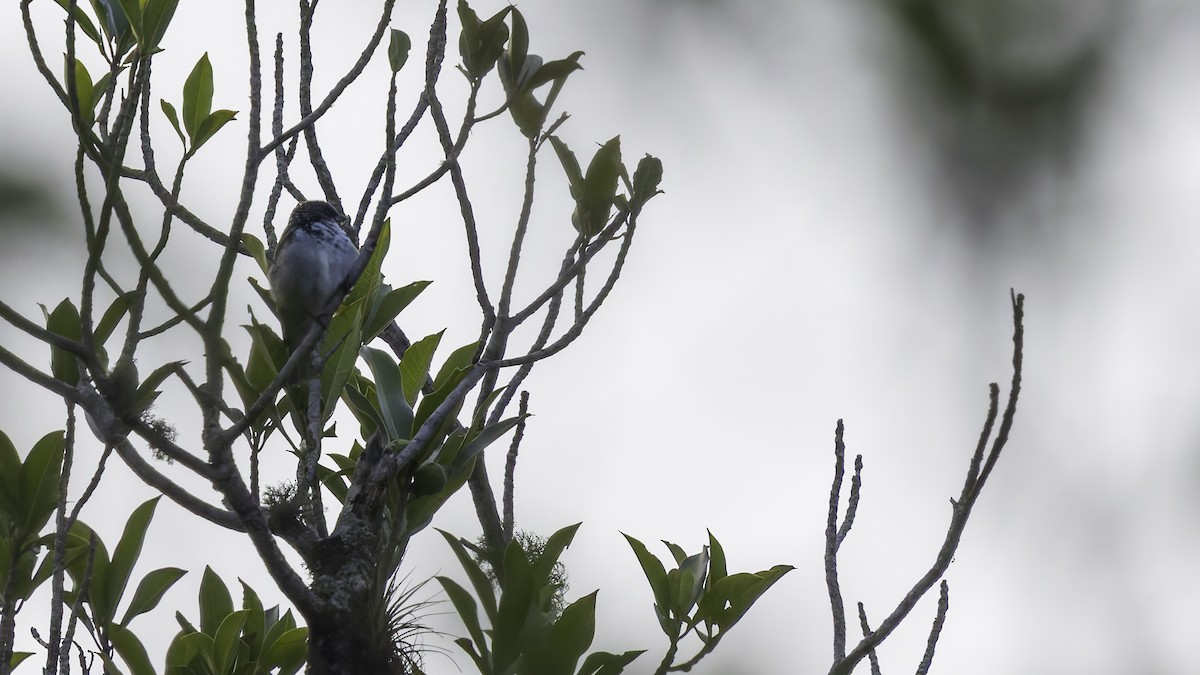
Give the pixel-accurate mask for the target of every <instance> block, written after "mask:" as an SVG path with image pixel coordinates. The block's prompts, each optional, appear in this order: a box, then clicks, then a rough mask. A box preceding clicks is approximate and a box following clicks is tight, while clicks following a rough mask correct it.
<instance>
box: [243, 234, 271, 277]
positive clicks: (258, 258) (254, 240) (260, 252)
mask: <svg viewBox="0 0 1200 675" xmlns="http://www.w3.org/2000/svg"><path fill="white" fill-rule="evenodd" d="M242 246H245V247H246V250H247V251H249V252H250V257H252V258H254V262H256V263H258V267H259V269H261V270H262V273H263V274H266V273H267V270H268V269H270V267H271V265H270V263H268V262H267V247H266V246H264V245H263V242H262V239H259V238H258V237H256V236H254V235H252V234H250V233H249V232H243V233H242Z"/></svg>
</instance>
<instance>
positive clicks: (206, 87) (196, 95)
mask: <svg viewBox="0 0 1200 675" xmlns="http://www.w3.org/2000/svg"><path fill="white" fill-rule="evenodd" d="M134 1H135V2H136V0H134ZM212 97H213V69H212V63H211V62H209V60H208V52H205V53H204V56H201V57H200V60H199V61H197V62H196V65H195V67H193V68H192V72H191V74H189V75H188V78H187V80H186V81H185V82H184V84H183V128H184V129H185V130H186V131H187V135H188V138H190V139H192V145H193V146H194V145H196V144H197V143H196V135H197V132H199V130H200V123H201V122H203V121H204V120H205V118H207V117H208V114H209V112H211V111H212Z"/></svg>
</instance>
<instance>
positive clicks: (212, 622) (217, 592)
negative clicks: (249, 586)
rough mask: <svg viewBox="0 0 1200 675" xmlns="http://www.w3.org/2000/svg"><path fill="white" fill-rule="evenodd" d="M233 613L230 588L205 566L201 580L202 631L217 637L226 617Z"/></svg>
mask: <svg viewBox="0 0 1200 675" xmlns="http://www.w3.org/2000/svg"><path fill="white" fill-rule="evenodd" d="M232 613H233V598H232V597H231V596H230V595H229V588H228V587H227V586H226V585H225V582H224V581H221V577H219V576H217V573H216V572H214V571H213V569H212V568H211V567H208V566H205V568H204V576H202V577H201V578H200V631H201V632H202V633H204V634H206V635H215V634H216V632H217V628H218V627H219V626H220V625H221V622H222V621H224V620H225V617H227V616H229V615H230V614H232Z"/></svg>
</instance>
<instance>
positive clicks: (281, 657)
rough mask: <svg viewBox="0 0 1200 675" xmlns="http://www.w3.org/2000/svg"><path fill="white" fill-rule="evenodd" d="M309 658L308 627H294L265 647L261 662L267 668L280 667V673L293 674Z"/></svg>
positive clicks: (282, 674) (283, 674)
mask: <svg viewBox="0 0 1200 675" xmlns="http://www.w3.org/2000/svg"><path fill="white" fill-rule="evenodd" d="M288 615H289V616H290V615H291V612H288ZM293 623H294V622H293ZM276 625H279V624H276ZM307 658H308V629H307V628H295V627H293V628H289V629H288V630H287V631H285V632H284V633H282V634H281V635H279V637H278V638H277V639H275V640H274V641H273V642H271V644H270V646H269V647H265V648H264V649H263V658H262V660H260V661H259V663H262V664H263V666H264V667H265V668H278V669H279V675H293V674H294V673H296V672H297V671H299V670H300V668H301V666H303V665H304V662H305V660H307Z"/></svg>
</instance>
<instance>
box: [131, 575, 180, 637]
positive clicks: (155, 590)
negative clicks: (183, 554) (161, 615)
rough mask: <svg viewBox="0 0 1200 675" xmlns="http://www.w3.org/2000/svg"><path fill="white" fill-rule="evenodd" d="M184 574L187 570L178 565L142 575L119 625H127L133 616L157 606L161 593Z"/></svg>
mask: <svg viewBox="0 0 1200 675" xmlns="http://www.w3.org/2000/svg"><path fill="white" fill-rule="evenodd" d="M185 574H187V570H181V569H179V568H178V567H163V568H161V569H157V570H154V571H153V572H150V573H149V574H147V575H146V576H144V577H142V581H141V583H139V584H138V587H137V590H136V591H134V593H133V599H132V600H130V601H129V608H128V609H126V610H125V616H123V617H122V618H121V625H123V626H124V625H128V624H129V622H130V621H132V620H133V618H134V617H136V616H141V615H142V614H145V613H146V612H149V611H150V610H152V609H154V608H155V607H157V606H158V603H159V601H160V600H162V597H163V595H165V594H166V592H167V591H168V590H170V588H171V586H174V585H175V582H176V581H179V580H180V579H181V578H183V575H185Z"/></svg>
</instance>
